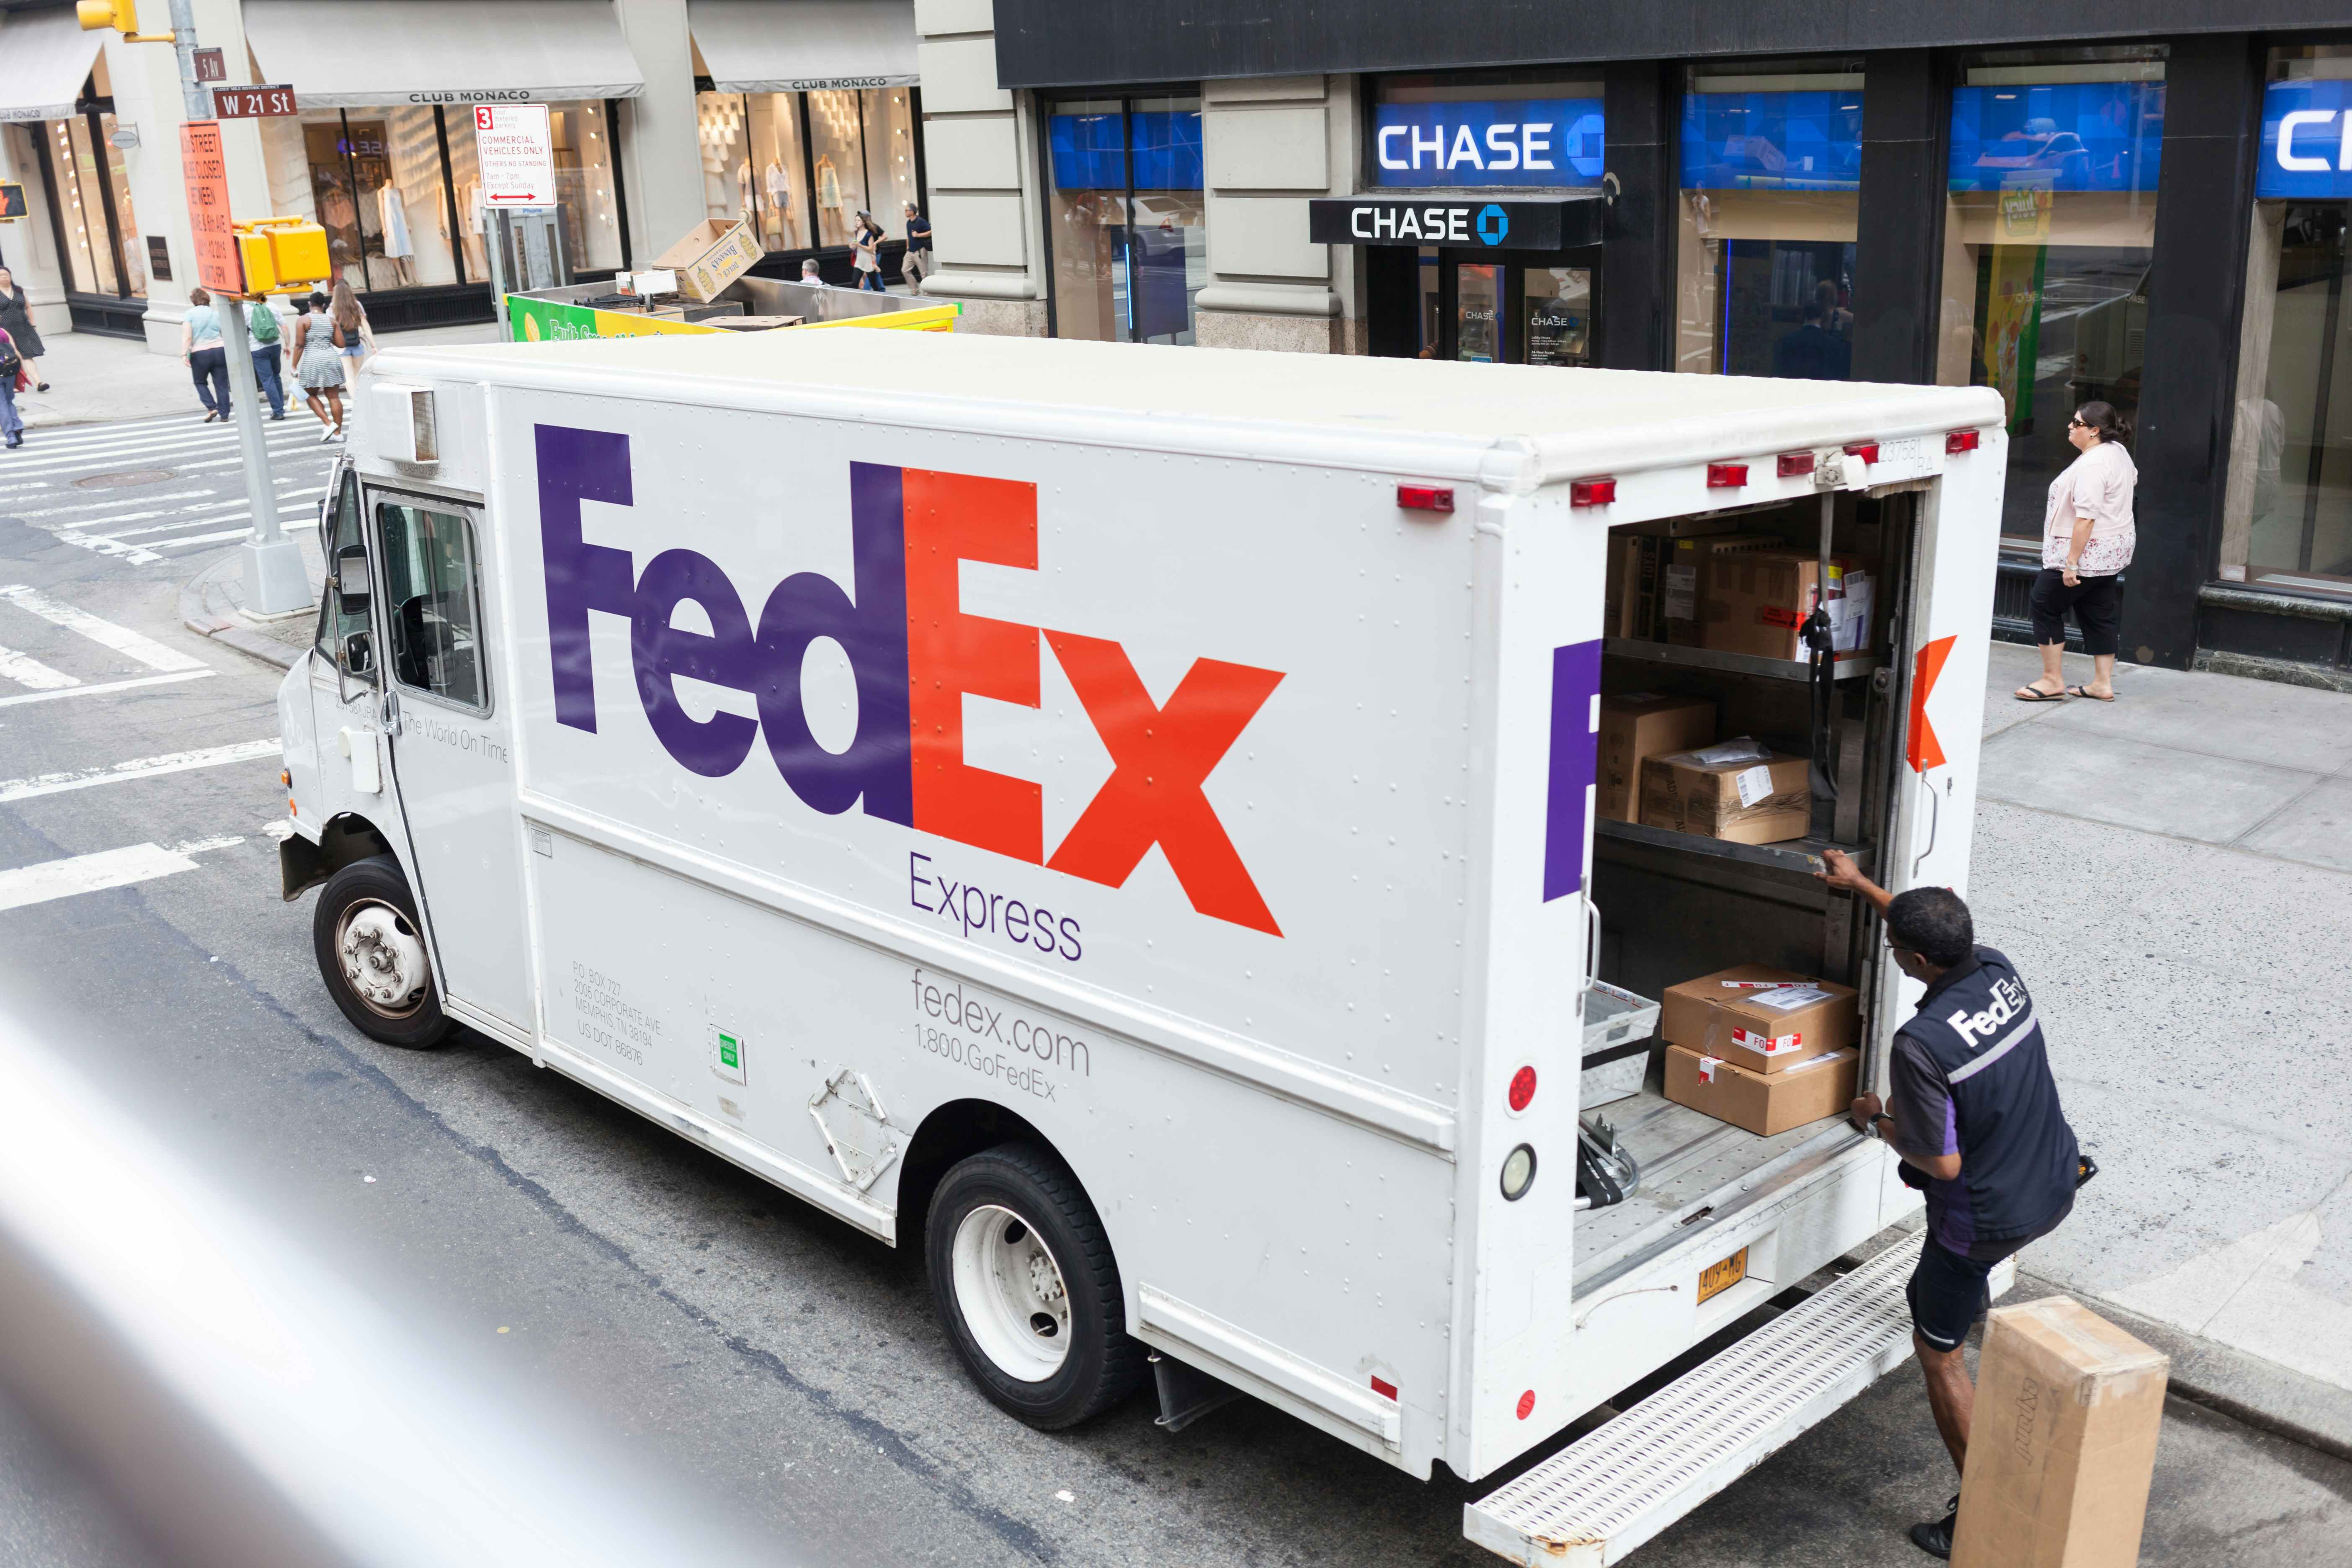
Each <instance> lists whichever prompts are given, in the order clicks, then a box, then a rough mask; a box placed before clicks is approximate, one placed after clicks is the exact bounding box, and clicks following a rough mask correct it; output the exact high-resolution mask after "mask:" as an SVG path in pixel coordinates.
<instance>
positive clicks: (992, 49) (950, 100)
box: [915, 0, 1046, 337]
mask: <svg viewBox="0 0 2352 1568" xmlns="http://www.w3.org/2000/svg"><path fill="white" fill-rule="evenodd" d="M915 34H916V37H917V39H918V42H917V44H916V55H917V58H918V59H919V61H920V62H921V64H920V69H921V72H922V79H923V157H924V163H925V170H926V173H927V174H928V176H929V182H930V202H931V205H930V209H929V216H930V219H931V232H932V235H933V238H932V245H933V247H934V254H935V255H936V256H937V258H938V259H939V268H940V269H939V271H937V272H936V273H933V274H932V275H931V276H929V277H928V278H926V279H923V292H924V293H925V294H927V295H931V296H935V297H937V298H940V299H944V300H961V301H962V302H963V320H962V321H961V322H960V323H959V326H958V330H959V331H968V332H993V333H998V334H1001V335H1004V336H1010V337H1043V336H1044V335H1045V296H1046V279H1045V268H1044V263H1043V248H1044V247H1043V228H1042V224H1043V221H1044V220H1043V216H1042V214H1043V210H1044V209H1043V204H1042V202H1041V201H1040V199H1039V193H1038V190H1037V142H1036V126H1035V123H1034V115H1033V114H1032V113H1031V111H1030V110H1029V107H1028V105H1027V104H1026V103H1025V102H1024V101H1023V100H1017V99H1016V98H1015V96H1014V95H1013V93H1010V92H1008V91H1006V90H1005V89H1003V88H1000V87H998V86H997V85H996V8H995V5H994V4H993V0H915Z"/></svg>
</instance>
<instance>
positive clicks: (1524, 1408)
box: [1519, 1388, 1536, 1421]
mask: <svg viewBox="0 0 2352 1568" xmlns="http://www.w3.org/2000/svg"><path fill="white" fill-rule="evenodd" d="M1535 1413H1536V1391H1535V1390H1534V1389H1532V1388H1530V1389H1528V1391H1527V1392H1526V1393H1525V1394H1520V1395H1519V1419H1520V1420H1522V1421H1524V1420H1526V1419H1527V1418H1528V1416H1530V1415H1534V1414H1535Z"/></svg>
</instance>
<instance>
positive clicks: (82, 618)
mask: <svg viewBox="0 0 2352 1568" xmlns="http://www.w3.org/2000/svg"><path fill="white" fill-rule="evenodd" d="M108 542H109V543H111V542H112V541H108ZM142 553H143V552H142ZM157 559H161V558H160V557H158V558H157ZM0 599H5V600H6V601H7V602H9V603H10V604H14V605H22V606H24V607H25V608H26V609H28V610H30V611H32V612H33V614H35V615H37V616H40V617H41V619H43V620H45V621H47V622H48V623H49V624H50V625H52V626H63V627H65V628H66V630H68V631H69V632H79V633H80V634H81V635H82V636H83V637H88V638H89V640H90V641H92V642H96V643H103V644H105V645H106V646H107V647H110V648H112V649H113V650H114V651H115V652H117V653H120V654H128V655H129V656H130V657H131V658H135V659H137V660H138V661H139V662H140V663H142V664H143V665H145V666H146V667H147V668H150V669H203V668H206V666H205V661H204V660H203V659H200V658H190V657H189V656H188V655H186V654H184V653H182V652H180V651H179V650H178V649H176V648H168V647H164V646H163V644H162V643H159V642H157V641H156V640H155V639H154V638H152V637H142V636H140V635H139V634H138V633H137V632H134V631H132V630H131V628H130V627H129V626H116V625H115V624H114V623H113V622H112V621H101V620H100V619H99V618H98V617H97V616H93V615H91V614H90V613H89V611H87V610H83V609H78V608H76V607H75V606H74V605H68V604H65V603H62V602H61V601H59V600H57V599H52V598H50V597H49V596H48V595H47V594H42V593H37V592H35V591H34V590H33V589H31V588H27V587H24V586H22V585H18V584H12V585H10V586H8V587H5V588H0Z"/></svg>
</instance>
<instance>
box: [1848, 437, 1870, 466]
mask: <svg viewBox="0 0 2352 1568" xmlns="http://www.w3.org/2000/svg"><path fill="white" fill-rule="evenodd" d="M1845 455H1846V456H1847V457H1849V458H1861V459H1862V460H1863V461H1864V462H1865V463H1874V462H1876V461H1878V443H1877V442H1875V441H1857V442H1855V443H1854V444H1853V446H1851V447H1847V448H1846V449H1845Z"/></svg>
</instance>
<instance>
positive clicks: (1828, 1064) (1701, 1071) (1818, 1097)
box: [1666, 1046, 1982, 1409]
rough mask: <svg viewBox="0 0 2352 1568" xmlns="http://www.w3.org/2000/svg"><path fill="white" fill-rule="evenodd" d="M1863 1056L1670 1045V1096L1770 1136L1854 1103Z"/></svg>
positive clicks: (1856, 1053) (1850, 1050) (1849, 1049)
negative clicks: (1754, 1063) (1760, 1057)
mask: <svg viewBox="0 0 2352 1568" xmlns="http://www.w3.org/2000/svg"><path fill="white" fill-rule="evenodd" d="M1861 1061H1862V1053H1861V1052H1860V1051H1858V1050H1856V1049H1855V1048H1854V1047H1852V1046H1848V1047H1846V1048H1845V1049H1843V1050H1842V1051H1832V1052H1830V1053H1829V1054H1828V1055H1827V1056H1817V1057H1811V1058H1807V1059H1806V1060H1804V1061H1801V1062H1798V1063H1797V1064H1796V1065H1794V1066H1793V1067H1790V1068H1789V1069H1788V1070H1787V1071H1785V1072H1774V1073H1763V1072H1751V1071H1749V1070H1748V1068H1744V1067H1741V1066H1739V1065H1738V1063H1736V1062H1729V1061H1726V1060H1725V1059H1724V1058H1721V1057H1714V1056H1707V1055H1706V1054H1704V1053H1702V1052H1698V1051H1695V1050H1692V1049H1691V1048H1690V1047H1687V1046H1668V1047H1666V1098H1667V1099H1668V1100H1673V1101H1674V1102H1675V1104H1676V1105H1687V1106H1689V1107H1690V1108H1691V1109H1692V1110H1704V1111H1706V1113H1707V1114H1708V1115H1709V1116H1712V1117H1715V1118H1716V1119H1717V1120H1718V1121H1728V1122H1730V1123H1731V1124H1732V1125H1733V1126H1734V1127H1744V1128H1746V1129H1747V1130H1748V1131H1750V1132H1753V1133H1756V1134H1757V1135H1758V1136H1759V1137H1764V1138H1769V1137H1771V1136H1772V1135H1773V1134H1774V1133H1776V1132H1786V1131H1788V1130H1789V1129H1790V1128H1791V1127H1802V1126H1804V1125H1805V1123H1807V1122H1809V1121H1821V1120H1822V1118H1823V1117H1828V1116H1836V1115H1839V1114H1841V1113H1843V1111H1845V1110H1848V1109H1849V1108H1851V1107H1852V1105H1853V1089H1854V1078H1855V1073H1856V1070H1857V1069H1858V1068H1859V1067H1860V1064H1861ZM1981 1408H1982V1405H1979V1409H1981Z"/></svg>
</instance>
